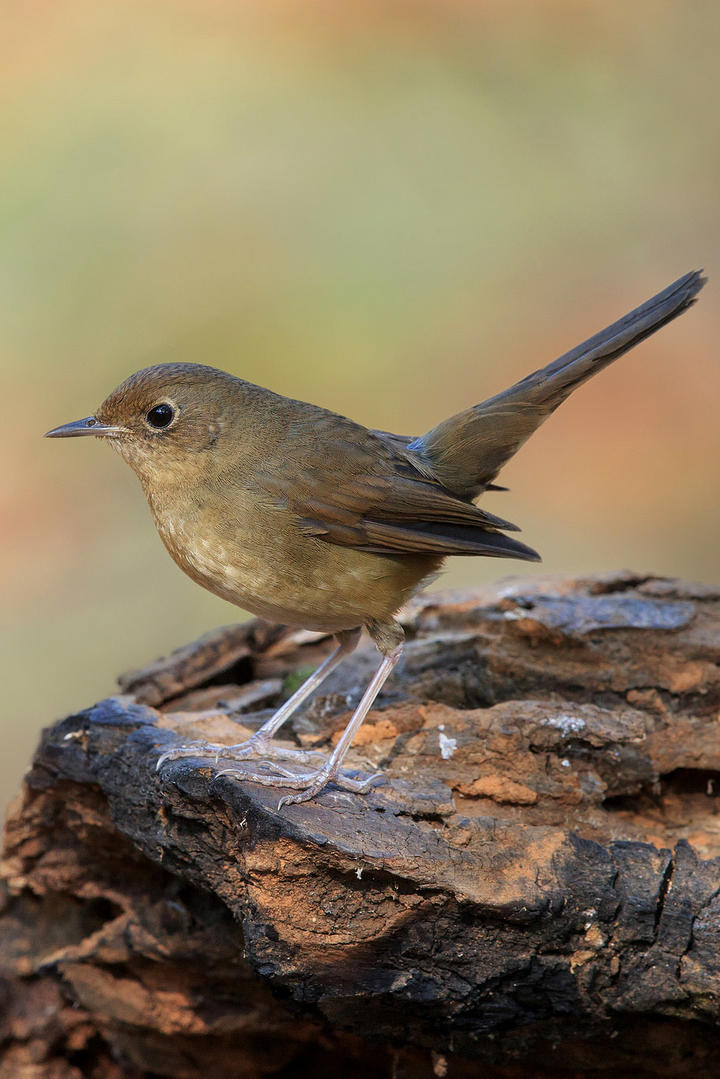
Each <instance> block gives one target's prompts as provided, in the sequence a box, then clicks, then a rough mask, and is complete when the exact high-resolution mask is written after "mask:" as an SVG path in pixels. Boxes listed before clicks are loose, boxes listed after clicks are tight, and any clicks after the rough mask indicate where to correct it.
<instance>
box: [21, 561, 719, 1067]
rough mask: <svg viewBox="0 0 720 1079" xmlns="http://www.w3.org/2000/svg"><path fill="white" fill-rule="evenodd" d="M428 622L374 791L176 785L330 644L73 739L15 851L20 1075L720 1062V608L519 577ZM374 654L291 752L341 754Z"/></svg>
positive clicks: (639, 580)
mask: <svg viewBox="0 0 720 1079" xmlns="http://www.w3.org/2000/svg"><path fill="white" fill-rule="evenodd" d="M405 622H406V628H407V632H408V646H407V651H406V657H405V660H404V662H403V664H402V666H401V667H400V668H399V669H398V671H397V673H396V674H395V676H394V677H393V679H392V681H391V682H390V683H389V684H388V686H387V692H386V693H385V694H383V696H382V698H381V699H380V701H379V703H378V707H377V708H376V710H375V711H373V712H372V713H371V715H370V717H369V720H368V722H367V723H366V725H365V727H364V728H363V729H362V730H361V732H360V737H359V738H358V739H357V743H356V746H355V747H354V749H353V751H352V753H351V759H350V763H351V765H352V766H354V767H357V768H359V769H362V770H366V769H368V768H372V769H374V768H376V767H380V768H382V769H384V771H385V773H386V777H387V778H386V781H385V782H384V784H383V785H381V786H379V787H377V788H375V789H374V790H373V791H372V792H371V793H370V794H368V795H366V796H359V795H354V794H350V793H348V792H343V791H340V790H338V789H333V788H331V789H328V790H326V791H325V792H324V793H323V794H322V795H321V796H320V797H319V798H317V799H315V800H314V801H312V802H310V803H307V804H304V805H294V806H288V807H286V808H284V809H283V810H282V811H280V812H277V810H276V805H277V801H278V794H277V792H273V791H271V790H268V789H265V788H261V787H257V786H254V785H251V784H245V783H242V782H239V781H238V780H235V779H230V778H227V777H225V778H219V779H218V778H214V767H213V762H212V761H210V760H208V759H200V758H199V759H198V760H196V761H190V760H184V761H179V762H175V763H173V764H169V765H167V766H166V768H165V769H163V773H162V777H159V776H158V775H156V773H155V762H156V760H157V758H158V755H159V753H160V752H162V751H163V750H164V749H166V748H167V747H169V746H171V745H173V744H175V743H176V742H178V741H187V740H188V739H189V738H204V739H210V740H214V741H218V742H234V741H238V740H240V738H241V737H243V735H245V734H246V729H245V728H253V727H256V726H257V725H258V723H259V722H260V720H261V719H262V718H264V717H265V716H266V715H267V714H268V709H269V708H271V707H272V706H273V705H275V704H277V702H278V701H279V700H280V699H282V697H283V695H284V694H285V695H286V694H287V692H288V691H289V688H290V679H291V678H296V677H297V672H298V671H302V672H303V673H304V669H306V668H308V667H311V666H313V665H314V664H316V663H317V661H318V660H319V659H320V658H322V656H323V655H325V654H327V652H328V650H329V648H330V645H331V642H329V641H327V640H320V639H318V638H317V636H314V635H310V634H307V633H298V632H290V631H286V630H281V629H279V628H278V627H273V626H267V625H263V624H261V623H248V624H245V625H243V626H239V627H231V628H228V629H225V630H218V631H217V632H215V633H213V634H210V635H208V636H207V637H206V638H204V639H202V640H201V641H198V642H197V643H195V644H193V645H190V646H188V647H187V648H184V649H182V650H180V651H179V652H177V653H175V654H173V655H172V656H171V657H169V659H167V660H162V661H160V662H158V663H155V664H153V665H152V666H150V667H148V668H147V669H146V670H144V671H141V672H137V673H134V674H132V675H127V676H125V677H123V678H122V679H121V687H122V690H123V695H122V696H119V697H115V698H110V699H108V700H105V701H101V702H100V703H99V704H97V705H95V706H94V707H92V708H90V709H88V710H87V711H85V712H82V713H80V714H78V715H74V716H70V717H68V718H67V719H65V720H63V721H62V722H60V723H58V724H56V725H55V726H53V727H51V728H49V729H48V730H47V731H46V732H45V733H44V735H43V737H42V740H41V743H40V746H39V748H38V751H37V754H36V757H35V760H34V763H33V766H32V769H31V771H30V772H29V774H28V776H27V778H26V782H25V785H24V789H23V792H22V794H21V795H20V797H19V798H18V800H17V802H16V804H15V805H14V807H13V809H12V811H11V813H10V818H9V821H8V824H7V828H6V835H5V863H4V881H5V885H4V886H5V899H4V908H3V912H2V916H1V921H0V951H1V952H2V957H1V958H2V974H3V978H4V981H2V983H0V986H1V988H0V992H1V993H2V996H3V997H4V1001H3V1003H4V1007H3V1009H2V1018H1V1019H0V1024H1V1026H0V1030H1V1031H2V1038H3V1053H4V1056H3V1057H2V1068H3V1069H4V1070H2V1075H9V1076H16V1075H17V1076H20V1077H24V1079H35V1077H38V1079H40V1077H42V1079H45V1077H49V1079H69V1077H71V1076H73V1077H76V1076H77V1077H80V1076H94V1077H97V1079H106V1077H120V1076H173V1077H186V1076H187V1077H192V1076H197V1075H200V1074H202V1073H204V1072H206V1071H207V1070H209V1069H215V1072H216V1074H218V1075H222V1076H234V1075H242V1076H245V1077H250V1079H252V1077H255V1076H258V1077H259V1076H266V1075H273V1076H286V1077H289V1076H298V1077H302V1076H306V1075H307V1076H309V1075H313V1076H314V1077H318V1079H320V1077H323V1076H326V1075H328V1076H329V1075H336V1074H337V1072H338V1070H339V1069H342V1071H343V1073H344V1075H345V1076H346V1077H347V1079H352V1077H353V1076H356V1075H357V1076H360V1075H362V1076H364V1077H368V1076H375V1075H377V1076H388V1077H390V1076H393V1077H397V1079H401V1077H411V1076H412V1077H416V1076H418V1077H423V1076H432V1075H436V1076H442V1075H445V1074H447V1075H448V1076H450V1077H451V1079H452V1077H454V1076H456V1077H460V1079H464V1077H465V1076H471V1075H472V1076H474V1075H483V1076H489V1077H496V1076H497V1077H508V1079H510V1077H515V1076H526V1075H528V1074H531V1075H538V1076H548V1077H549V1076H578V1075H587V1076H600V1075H609V1074H612V1075H613V1076H614V1079H620V1077H622V1076H624V1075H627V1076H633V1079H638V1077H643V1076H684V1075H688V1076H689V1075H692V1076H694V1077H705V1076H707V1077H710V1076H713V1077H715V1076H717V1075H718V1074H719V1069H720V1063H719V1062H720V1031H719V1029H718V1019H719V1012H718V999H719V994H720V814H719V813H718V809H719V807H720V802H719V801H718V791H720V739H719V738H718V735H719V734H720V590H717V589H713V588H710V587H705V586H698V585H688V584H686V583H683V582H678V581H669V580H660V579H657V578H652V577H643V576H638V575H632V574H622V575H619V576H615V577H613V578H606V579H593V580H581V581H562V580H550V579H540V580H536V581H533V582H531V581H527V580H525V581H514V582H512V581H511V582H505V583H501V584H500V585H498V586H497V587H496V588H495V589H493V590H488V591H487V592H484V593H482V594H480V593H476V594H469V593H463V594H454V595H445V596H443V597H438V596H428V597H425V598H424V599H423V600H422V601H421V602H419V603H418V604H417V605H416V606H415V607H414V608H413V609H412V610H411V611H410V612H409V613H408V615H407V618H406V620H405ZM375 663H376V657H375V654H374V653H373V651H372V649H370V648H367V649H365V650H363V651H361V652H359V653H358V654H357V655H356V656H355V657H353V658H352V659H350V660H348V661H347V662H346V663H345V665H344V666H343V667H341V668H340V670H339V671H338V673H337V675H336V676H334V678H333V681H332V683H330V685H329V689H328V690H327V691H326V692H325V693H323V694H322V695H321V696H320V697H318V698H317V700H316V701H315V702H314V704H313V705H312V706H311V707H310V708H309V709H308V710H307V711H306V712H305V714H304V715H302V716H301V717H299V718H298V719H297V720H296V722H295V723H294V725H293V726H292V729H291V731H289V732H288V737H289V738H293V739H294V740H295V741H296V742H299V743H300V744H303V745H307V746H317V747H326V746H327V745H329V744H330V743H331V742H332V740H333V738H336V737H337V736H338V734H339V732H340V730H341V728H342V726H343V724H344V722H345V720H346V718H347V714H348V711H349V709H350V708H351V707H352V705H353V704H354V703H355V702H356V701H357V699H358V697H359V693H360V690H361V688H362V687H363V685H364V684H365V682H366V681H367V679H368V676H369V673H370V671H371V669H372V667H373V666H374V665H375ZM239 724H242V726H241V727H239Z"/></svg>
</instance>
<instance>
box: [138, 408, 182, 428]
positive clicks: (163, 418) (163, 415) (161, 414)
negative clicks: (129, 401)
mask: <svg viewBox="0 0 720 1079" xmlns="http://www.w3.org/2000/svg"><path fill="white" fill-rule="evenodd" d="M145 419H146V420H147V422H148V423H149V424H150V426H151V427H156V428H157V429H158V430H159V429H160V428H161V427H169V425H170V424H171V423H172V421H173V420H174V419H175V409H174V408H173V407H172V405H168V404H165V403H163V404H162V405H155V408H151V409H150V411H149V412H148V414H147V415H146V416H145Z"/></svg>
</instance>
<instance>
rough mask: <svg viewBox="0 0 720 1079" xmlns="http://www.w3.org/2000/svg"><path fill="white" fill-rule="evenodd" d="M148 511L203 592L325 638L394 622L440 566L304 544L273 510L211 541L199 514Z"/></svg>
mask: <svg viewBox="0 0 720 1079" xmlns="http://www.w3.org/2000/svg"><path fill="white" fill-rule="evenodd" d="M151 509H152V510H153V516H154V518H155V523H156V525H157V528H158V532H159V533H160V536H161V538H162V540H163V543H164V544H165V546H166V547H167V549H168V551H169V552H170V554H171V556H172V558H173V559H174V560H175V562H176V563H177V564H178V566H180V568H181V569H182V570H184V572H185V573H187V574H188V576H190V577H191V578H192V579H193V580H194V581H196V582H197V583H198V584H201V585H202V586H203V587H204V588H207V589H208V590H209V591H210V592H213V593H214V594H215V595H217V596H220V597H221V598H222V599H226V600H228V601H229V602H230V603H234V604H236V605H237V606H238V607H242V608H243V609H244V610H246V611H250V612H251V613H252V614H255V615H258V616H259V617H261V618H266V619H268V620H269V621H273V622H280V623H283V624H285V625H297V626H302V627H304V628H306V629H312V630H319V631H321V632H325V633H334V632H339V631H340V630H343V629H352V628H354V627H356V626H359V625H363V624H366V623H367V622H369V621H378V622H383V621H386V620H388V619H390V618H392V616H393V615H394V614H395V612H396V611H397V609H398V608H399V607H400V606H401V605H402V604H403V603H404V602H405V601H406V600H407V599H408V598H409V597H410V596H411V595H412V594H413V593H414V592H416V591H417V590H418V589H419V588H420V587H422V584H423V582H424V580H425V579H426V578H427V577H428V576H429V575H430V574H432V573H433V572H434V570H435V569H436V568H437V565H438V561H437V560H436V559H428V558H426V557H420V556H417V555H416V556H410V557H404V558H402V559H399V558H385V557H383V556H379V555H374V554H368V553H367V552H363V551H356V550H354V549H352V548H349V547H340V546H334V545H332V544H329V543H324V542H323V541H321V540H318V539H314V538H310V537H307V536H303V535H302V534H301V533H300V532H299V530H297V529H295V527H294V524H292V523H291V522H289V521H288V520H287V519H283V518H282V515H281V514H279V513H278V512H277V511H275V510H268V511H265V513H264V514H259V515H258V519H256V520H255V521H254V522H253V523H254V525H255V527H254V528H252V529H250V528H248V524H247V522H245V523H239V524H238V525H237V526H235V527H233V528H232V529H231V528H229V527H228V528H225V529H222V530H221V531H220V534H218V529H217V528H215V529H213V536H212V538H211V537H210V535H209V529H208V528H207V526H206V525H205V526H204V523H203V521H202V519H201V517H200V516H199V515H198V514H197V513H192V514H188V515H187V516H186V517H184V518H183V519H179V518H178V515H177V514H174V515H173V517H172V519H168V517H167V516H166V515H165V514H163V513H162V512H161V511H160V512H159V511H158V507H156V506H154V505H153V504H152V501H151ZM263 517H264V519H263Z"/></svg>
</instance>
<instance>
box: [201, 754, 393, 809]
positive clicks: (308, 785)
mask: <svg viewBox="0 0 720 1079" xmlns="http://www.w3.org/2000/svg"><path fill="white" fill-rule="evenodd" d="M273 767H274V768H275V770H276V772H277V775H268V774H267V773H262V772H245V771H243V770H242V769H240V768H223V769H222V770H221V771H220V772H218V773H217V775H216V778H219V777H220V776H233V777H234V778H235V779H241V780H243V782H245V783H259V784H260V785H261V786H263V787H290V788H292V789H294V790H296V791H297V794H286V795H284V796H283V797H282V798H281V799H280V801H279V802H278V806H277V807H278V809H282V807H283V806H285V805H293V804H294V803H297V802H308V801H309V800H310V799H311V798H314V797H315V795H316V794H319V793H320V791H322V790H324V789H325V787H326V786H327V785H328V783H331V782H332V783H335V784H336V785H337V786H338V787H342V789H343V790H347V791H353V792H354V793H355V794H365V793H366V792H367V791H368V790H369V789H370V787H371V786H372V785H373V783H374V782H375V781H376V780H377V779H380V778H381V777H382V772H373V774H372V775H370V776H366V778H365V779H354V778H353V777H352V776H348V775H345V774H344V773H343V772H341V771H340V768H339V765H333V764H331V762H330V761H327V762H326V763H325V764H324V765H323V766H322V768H317V769H316V770H315V771H314V772H299V773H298V772H291V771H290V770H289V769H288V768H283V767H282V766H281V765H279V764H274V765H273Z"/></svg>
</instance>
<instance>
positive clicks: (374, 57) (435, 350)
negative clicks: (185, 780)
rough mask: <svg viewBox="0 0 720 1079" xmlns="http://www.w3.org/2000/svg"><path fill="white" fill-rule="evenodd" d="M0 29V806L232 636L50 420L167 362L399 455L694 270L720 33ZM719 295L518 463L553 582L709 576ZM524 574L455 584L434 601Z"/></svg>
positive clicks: (335, 25)
mask: <svg viewBox="0 0 720 1079" xmlns="http://www.w3.org/2000/svg"><path fill="white" fill-rule="evenodd" d="M2 23H3V33H2V35H1V36H0V60H1V61H2V68H3V72H4V79H3V90H2V98H1V100H0V130H2V132H3V135H2V141H1V143H0V167H1V172H0V175H1V176H2V183H1V184H0V326H1V337H0V342H1V352H0V365H1V366H0V391H2V397H1V400H2V405H3V407H2V425H1V437H2V439H3V447H4V448H3V452H4V460H5V468H4V470H3V476H4V481H5V482H4V484H3V491H2V501H1V503H0V513H1V514H2V532H1V540H0V542H2V555H3V557H2V563H1V565H2V577H3V604H2V612H1V615H0V618H1V625H0V631H1V632H2V660H3V701H4V705H5V708H4V713H3V723H4V726H3V736H4V749H5V752H4V755H3V761H2V764H1V765H0V799H1V800H5V799H6V798H7V797H9V796H10V794H11V793H12V792H13V791H14V790H15V789H16V788H17V784H18V779H19V775H20V774H21V771H22V768H23V766H24V764H25V762H26V761H27V759H28V757H29V754H30V752H31V749H32V746H33V743H34V741H35V739H36V737H37V730H38V728H39V727H40V726H41V725H42V724H44V723H47V722H49V721H50V720H52V719H53V718H54V717H55V716H57V715H59V714H62V713H64V712H66V711H68V710H70V709H72V708H79V707H82V706H84V705H86V704H88V703H90V702H91V701H92V700H93V699H96V698H97V697H99V696H102V695H105V694H107V693H108V692H111V691H112V689H113V679H114V676H115V675H116V674H117V672H118V671H119V670H121V669H122V668H124V667H128V666H134V665H140V664H142V663H143V662H145V661H146V660H149V659H151V658H153V657H154V656H156V655H157V654H160V653H164V652H167V651H168V650H170V649H171V648H173V647H175V646H177V645H179V644H181V643H183V642H184V641H186V640H188V639H190V638H191V637H192V636H193V635H195V634H198V633H199V632H201V631H203V630H205V629H207V628H209V627H211V626H213V625H217V624H220V623H222V622H227V621H232V620H234V619H235V618H237V617H242V615H241V614H240V612H236V611H235V610H234V609H232V608H230V607H229V606H228V605H227V604H224V603H222V602H221V601H220V600H218V599H215V598H214V597H212V596H210V595H209V594H207V593H205V592H203V591H202V590H201V589H199V588H198V587H197V586H196V585H194V584H193V583H192V582H190V581H189V580H187V579H186V578H184V577H183V576H182V575H181V574H180V571H179V570H177V569H176V568H175V567H174V566H173V565H172V563H171V562H170V560H169V559H168V558H167V556H166V554H165V552H164V551H163V549H162V547H161V544H160V542H159V540H158V539H157V537H156V536H155V534H154V530H153V528H152V525H151V522H150V519H149V516H148V514H147V511H146V507H145V505H144V502H143V499H142V496H141V492H140V490H139V488H138V487H137V484H136V481H135V479H134V477H133V476H132V474H131V473H130V471H129V470H128V469H127V468H125V467H124V466H123V465H122V463H121V462H120V461H119V460H118V459H117V458H115V457H114V455H112V456H111V454H110V453H109V452H108V451H107V448H105V447H102V446H99V445H97V444H88V443H87V442H85V441H82V440H79V441H76V442H68V443H49V442H43V441H42V439H41V438H40V435H41V434H42V433H43V431H44V430H46V429H47V428H48V427H50V426H54V425H55V424H57V423H60V422H63V421H66V420H70V419H75V418H77V417H79V416H82V415H86V414H87V413H89V412H90V411H92V409H93V408H94V407H95V406H96V405H97V404H99V402H100V401H101V400H102V399H103V398H104V397H105V395H106V394H107V393H108V392H109V390H110V389H112V387H113V386H114V385H116V384H117V382H119V381H120V380H121V379H122V378H124V377H125V376H126V375H127V374H129V373H130V372H131V371H133V370H135V369H137V368H139V367H142V366H145V365H147V364H151V363H158V362H164V361H168V360H187V361H196V362H197V361H199V362H206V363H211V364H214V365H216V366H220V367H224V368H227V369H228V370H231V371H233V372H235V373H237V374H240V375H242V376H243V377H245V378H248V379H250V380H252V381H256V382H260V383H263V384H265V385H268V386H271V387H272V388H273V389H276V390H278V391H280V392H283V393H286V394H288V395H290V396H296V397H300V398H305V399H309V400H313V401H316V402H318V403H320V404H324V405H327V406H329V407H332V408H334V409H336V410H337V411H340V412H344V413H347V414H350V415H352V416H353V418H355V419H358V420H360V421H362V422H365V423H367V424H368V425H370V426H374V427H384V428H386V429H390V430H393V429H394V430H398V431H402V432H414V433H419V432H421V431H422V430H424V429H426V428H427V427H429V426H430V425H431V424H433V423H435V422H437V421H438V420H439V419H441V418H443V417H444V416H445V415H449V414H450V413H452V412H453V411H457V410H459V409H460V408H463V407H465V406H467V405H468V404H469V403H471V402H473V401H476V400H480V399H482V398H483V397H485V396H487V395H489V394H490V393H493V392H495V391H497V390H498V389H501V388H503V387H504V386H505V385H507V384H509V383H510V382H511V381H513V380H515V379H516V378H517V377H520V376H522V375H524V374H526V373H527V372H528V371H530V370H532V369H533V368H535V367H537V366H540V365H541V364H542V363H545V362H546V361H547V360H548V359H550V358H552V357H553V356H554V355H556V354H558V353H560V352H562V351H564V350H565V349H566V348H568V347H570V346H572V345H574V344H575V343H577V341H579V340H582V339H583V338H584V337H587V336H589V334H590V333H592V332H594V331H595V330H597V329H599V328H600V327H601V326H602V325H604V324H605V323H607V322H609V321H611V320H612V319H614V318H615V317H617V316H618V315H620V314H621V313H623V312H624V311H625V310H626V309H628V308H630V307H632V306H634V305H635V304H637V303H639V302H640V301H642V300H644V299H645V298H646V297H647V296H649V295H650V294H651V293H652V292H654V291H656V290H658V289H659V288H661V287H663V286H664V285H665V284H667V283H668V282H669V281H671V280H672V279H673V278H675V277H676V276H678V275H679V274H680V273H682V272H684V271H685V270H687V269H690V268H694V267H695V266H697V265H698V264H702V263H704V264H705V266H706V267H707V268H708V270H709V271H710V272H711V274H712V273H713V268H714V263H715V261H716V260H715V257H714V256H715V255H716V254H717V249H718V236H719V235H720V233H719V232H718V224H719V220H718V219H719V217H720V210H719V208H718V207H719V205H720V204H719V202H718V198H717V192H718V187H719V183H720V127H719V126H718V123H717V108H716V99H717V86H716V77H717V76H716V56H717V50H718V45H719V43H720V41H719V34H720V8H718V6H717V5H714V4H711V3H704V2H701V0H698V2H693V3H691V4H685V5H680V4H674V3H671V2H669V0H667V2H663V0H639V2H638V3H636V4H634V5H628V4H627V3H620V2H618V0H604V2H602V3H601V2H599V0H591V2H588V3H585V4H575V3H570V2H569V0H568V2H565V3H563V2H560V0H554V2H550V0H541V2H539V3H529V2H526V3H514V4H503V3H500V2H499V0H495V2H493V3H481V2H477V3H473V2H470V0H466V2H459V0H458V2H450V0H436V2H431V0H425V2H424V3H423V2H417V3H413V2H410V0H407V2H405V3H390V4H387V3H379V2H378V3H377V4H360V3H352V2H351V3H348V4H343V5H337V4H331V3H330V2H329V0H328V2H326V3H312V4H311V3H307V4H303V3H300V2H295V3H291V2H289V0H288V2H285V3H281V2H274V3H264V2H263V0H256V2H245V3H241V4H230V3H229V2H227V3H223V2H210V3H206V2H203V0H184V2H181V0H171V2H167V3H163V4H161V5H152V4H141V3H139V2H137V0H135V2H130V0H129V2H125V3H123V4H119V3H108V2H106V3H90V2H89V0H76V2H73V3H70V2H67V0H64V2H59V3H49V2H42V3H41V2H36V0H30V2H29V3H27V2H26V3H19V2H12V3H5V4H4V5H3V6H2ZM716 287H717V286H716V284H715V281H714V280H711V286H710V287H709V288H708V289H706V291H705V293H704V295H703V296H702V297H701V303H700V304H699V306H698V307H697V308H696V309H695V310H694V311H693V312H692V313H691V314H689V315H686V316H684V317H683V318H682V319H681V320H680V321H678V322H676V323H674V324H673V325H672V326H671V327H668V328H667V329H665V330H664V331H663V332H662V334H661V335H659V336H658V337H655V338H653V339H652V340H651V341H650V342H648V343H646V344H644V345H643V346H641V348H640V349H638V351H637V352H636V353H633V354H632V355H631V356H630V357H628V358H626V359H624V360H622V361H621V363H620V364H619V365H618V366H617V367H616V368H613V369H612V370H611V371H610V372H608V373H607V374H605V375H604V376H602V377H601V378H600V379H599V380H597V382H594V383H593V384H592V385H591V386H589V387H587V388H586V389H583V390H582V391H580V393H579V394H578V395H577V396H576V397H574V398H573V399H572V402H571V403H570V404H568V405H567V406H566V407H565V408H564V409H562V410H561V411H560V412H559V413H558V414H557V415H556V416H555V417H553V419H552V421H551V422H550V423H549V424H548V425H547V426H546V428H544V429H543V430H542V431H541V432H539V433H538V435H537V436H535V438H534V439H533V441H532V443H531V444H530V446H529V447H528V448H527V449H526V450H525V451H523V453H521V454H520V456H519V458H518V459H517V460H516V461H514V462H513V463H512V464H511V465H510V466H509V467H508V469H507V470H506V472H505V473H504V476H503V479H504V481H505V482H506V483H508V485H509V486H511V487H512V493H511V494H505V495H496V496H493V498H492V503H491V508H492V509H494V510H496V511H497V512H500V513H502V515H503V516H508V517H509V518H510V519H514V520H518V521H519V522H520V523H521V524H522V525H523V526H524V531H525V535H526V537H527V539H528V542H530V543H531V544H532V545H533V546H536V547H538V548H539V549H540V550H541V551H542V552H543V553H544V554H545V566H546V569H547V570H548V571H567V572H579V571H582V572H585V571H587V572H594V571H601V570H606V569H610V568H617V567H618V566H621V565H630V566H632V567H635V568H638V569H642V570H653V571H657V572H662V573H670V574H676V575H686V576H691V577H702V578H705V579H708V580H713V581H720V566H718V558H717V545H718V531H719V526H720V509H719V508H718V498H717V492H718V469H719V464H718V462H719V458H720V454H719V452H718V451H719V450H720V434H719V433H718V424H717V420H716V416H717V411H718V408H717V401H718V394H719V393H720V373H719V372H718V364H717V360H716V357H715V355H714V349H713V348H711V344H710V342H711V341H712V340H713V339H716V338H717V335H718V329H719V327H718V314H717V310H718V307H717V302H716V300H715V288H716ZM515 572H520V573H534V572H537V570H536V569H534V568H532V567H526V566H522V565H515V564H512V563H498V562H495V561H490V560H485V561H483V560H479V559H478V560H467V561H461V560H455V562H454V563H452V564H451V565H450V567H449V570H448V573H447V575H446V576H445V578H444V579H443V580H441V582H440V586H442V585H443V584H447V583H450V584H455V585H457V584H470V583H472V582H478V583H482V582H483V581H487V580H489V579H492V578H493V577H495V576H497V575H498V574H507V573H515ZM436 587H437V586H436Z"/></svg>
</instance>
